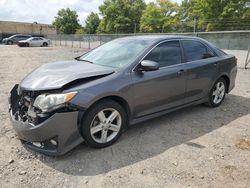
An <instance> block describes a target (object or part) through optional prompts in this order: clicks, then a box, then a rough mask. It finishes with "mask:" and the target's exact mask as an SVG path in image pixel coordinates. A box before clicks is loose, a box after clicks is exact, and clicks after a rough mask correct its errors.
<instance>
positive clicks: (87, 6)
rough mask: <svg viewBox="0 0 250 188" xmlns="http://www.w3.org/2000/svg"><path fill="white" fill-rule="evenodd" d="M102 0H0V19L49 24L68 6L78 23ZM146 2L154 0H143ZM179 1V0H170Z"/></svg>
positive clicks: (95, 8) (81, 22)
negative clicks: (75, 13) (75, 15)
mask: <svg viewBox="0 0 250 188" xmlns="http://www.w3.org/2000/svg"><path fill="white" fill-rule="evenodd" d="M103 1H104V0H0V21H20V22H38V23H46V24H51V23H52V22H53V20H54V17H55V16H56V14H57V12H58V10H59V9H62V8H70V9H72V10H75V11H76V12H77V14H78V16H79V21H80V24H84V20H85V19H86V17H87V16H88V15H89V13H90V12H96V13H98V12H99V11H98V7H99V6H100V5H101V4H102V3H103ZM145 1H146V2H147V3H148V2H150V1H154V0H145ZM172 1H174V2H178V3H180V2H181V0H172Z"/></svg>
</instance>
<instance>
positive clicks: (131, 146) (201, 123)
mask: <svg viewBox="0 0 250 188" xmlns="http://www.w3.org/2000/svg"><path fill="white" fill-rule="evenodd" d="M249 113H250V98H245V97H241V96H237V95H228V96H227V98H226V99H225V101H224V103H223V104H222V105H221V106H220V107H218V108H208V107H206V106H204V105H198V106H194V107H188V108H185V109H182V110H178V111H175V112H172V113H169V114H167V115H164V116H161V117H158V118H155V119H152V120H149V121H146V122H143V123H140V124H137V125H134V126H131V127H130V128H129V129H128V130H127V131H126V132H124V134H123V135H122V137H121V138H120V139H119V140H118V142H116V143H115V144H114V145H112V146H110V147H107V148H103V149H94V148H90V147H87V146H86V145H84V144H82V145H79V146H78V147H76V148H75V149H74V150H72V151H71V152H69V153H68V154H66V155H64V156H61V157H47V156H43V157H42V158H40V160H41V161H42V162H43V163H44V164H46V165H48V166H50V167H51V168H53V169H56V170H58V171H60V172H63V173H66V174H71V175H75V176H94V175H98V174H103V173H106V172H109V171H112V170H115V169H120V168H122V167H126V166H129V165H132V164H134V163H137V162H139V161H142V160H145V159H148V158H152V157H154V156H156V155H159V154H161V153H163V152H165V151H166V150H168V149H169V148H172V147H174V146H177V145H180V144H187V145H188V146H190V147H198V148H200V149H202V148H205V147H206V146H203V145H200V144H197V143H194V142H192V141H191V140H193V139H196V138H198V137H200V136H203V135H205V134H207V133H210V132H211V131H213V130H215V129H218V128H220V127H222V126H224V125H227V124H228V123H230V122H232V121H234V120H236V119H238V118H240V117H242V116H244V115H247V114H249Z"/></svg>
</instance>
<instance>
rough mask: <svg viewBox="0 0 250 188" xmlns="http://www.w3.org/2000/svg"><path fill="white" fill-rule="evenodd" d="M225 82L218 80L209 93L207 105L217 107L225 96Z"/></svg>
mask: <svg viewBox="0 0 250 188" xmlns="http://www.w3.org/2000/svg"><path fill="white" fill-rule="evenodd" d="M226 88H227V82H226V81H225V79H224V78H220V79H218V80H217V81H216V82H215V84H214V86H213V88H212V89H211V91H210V93H209V100H208V103H207V104H208V105H209V106H211V107H218V106H220V104H221V103H222V102H223V100H224V98H225V96H226Z"/></svg>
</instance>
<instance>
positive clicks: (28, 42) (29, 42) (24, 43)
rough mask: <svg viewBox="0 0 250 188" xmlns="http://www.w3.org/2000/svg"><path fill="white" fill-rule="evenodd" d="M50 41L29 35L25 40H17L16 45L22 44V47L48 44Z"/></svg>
mask: <svg viewBox="0 0 250 188" xmlns="http://www.w3.org/2000/svg"><path fill="white" fill-rule="evenodd" d="M49 43H50V40H49V39H46V38H43V37H30V38H28V39H26V40H21V41H19V42H18V44H17V45H18V46H20V47H21V46H24V47H29V46H45V47H46V46H48V45H49Z"/></svg>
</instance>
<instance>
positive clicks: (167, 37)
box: [122, 35, 203, 42]
mask: <svg viewBox="0 0 250 188" xmlns="http://www.w3.org/2000/svg"><path fill="white" fill-rule="evenodd" d="M122 39H131V40H147V41H151V42H159V41H163V40H171V39H193V40H197V39H198V40H203V39H201V38H199V37H194V36H183V35H140V36H128V37H123V38H122Z"/></svg>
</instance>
